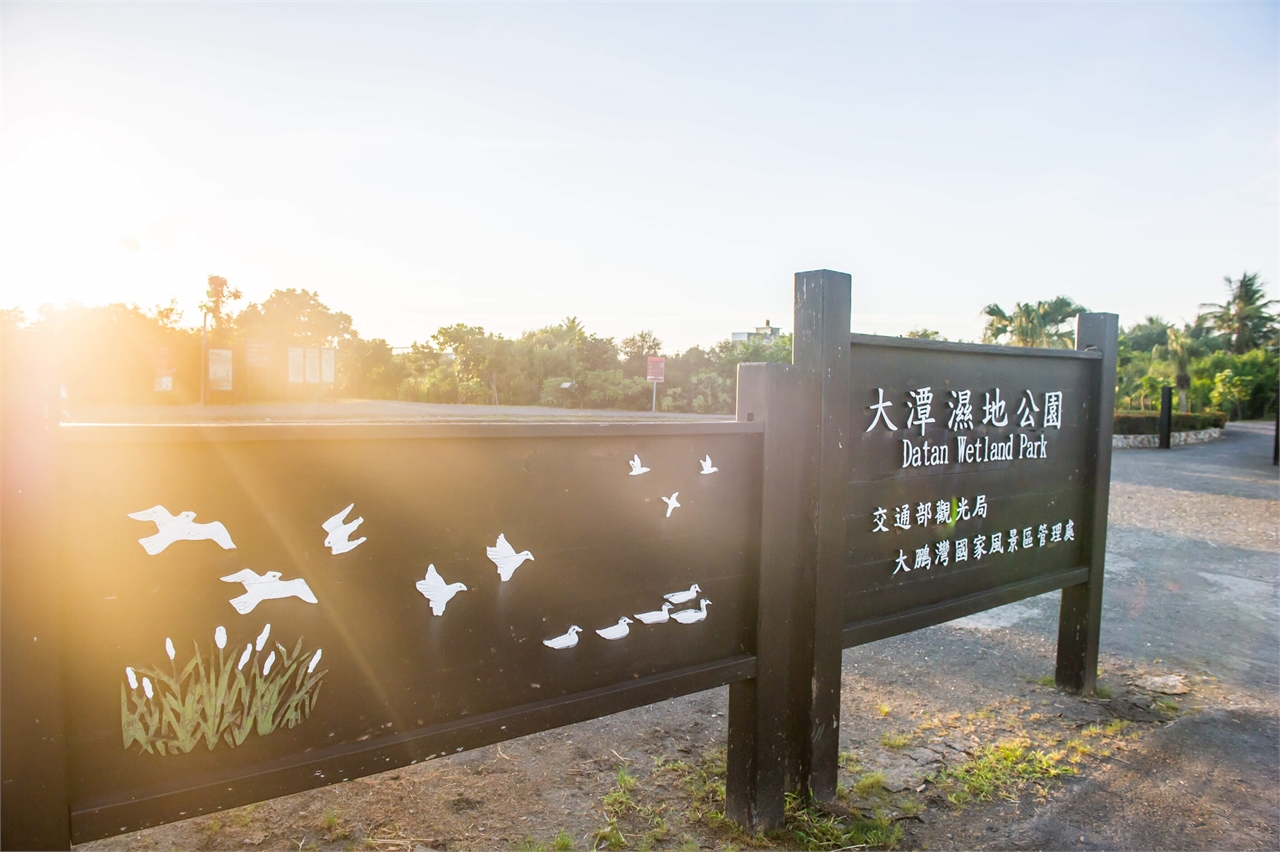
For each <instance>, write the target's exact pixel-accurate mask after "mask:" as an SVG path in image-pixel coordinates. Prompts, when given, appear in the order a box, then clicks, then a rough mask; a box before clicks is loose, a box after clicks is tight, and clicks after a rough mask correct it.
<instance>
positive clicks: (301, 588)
mask: <svg viewBox="0 0 1280 852" xmlns="http://www.w3.org/2000/svg"><path fill="white" fill-rule="evenodd" d="M289 582H290V583H291V584H293V589H292V590H291V591H292V593H293V594H295V595H297V596H298V597H300V598H302V599H303V600H304V601H306V602H307V603H320V600H319V599H318V598H317V597H316V593H315V592H313V591H311V587H310V586H308V585H307V581H306V580H304V579H302V578H301V577H299V578H298V579H296V580H290V581H289Z"/></svg>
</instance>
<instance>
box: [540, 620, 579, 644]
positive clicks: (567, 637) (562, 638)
mask: <svg viewBox="0 0 1280 852" xmlns="http://www.w3.org/2000/svg"><path fill="white" fill-rule="evenodd" d="M581 632H582V628H581V627H579V626H578V625H576V624H575V625H573V626H572V627H570V628H569V632H568V633H563V634H561V635H559V636H557V637H555V638H554V639H543V640H542V644H543V645H546V646H547V647H548V648H555V649H556V650H557V651H561V650H564V649H565V648H572V647H573V646H574V645H577V644H578V634H579V633H581Z"/></svg>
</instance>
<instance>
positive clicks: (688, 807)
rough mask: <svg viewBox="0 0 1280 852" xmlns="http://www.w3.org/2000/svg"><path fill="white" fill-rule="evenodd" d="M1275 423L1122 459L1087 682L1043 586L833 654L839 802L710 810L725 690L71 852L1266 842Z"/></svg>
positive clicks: (1275, 791) (1276, 717)
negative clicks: (726, 812)
mask: <svg viewBox="0 0 1280 852" xmlns="http://www.w3.org/2000/svg"><path fill="white" fill-rule="evenodd" d="M1272 428H1274V427H1273V426H1271V425H1270V424H1240V425H1236V424H1232V426H1231V427H1230V428H1229V429H1228V430H1227V434H1226V436H1225V437H1224V438H1223V439H1222V440H1221V441H1219V442H1217V443H1216V444H1212V445H1200V446H1194V445H1193V446H1188V447H1180V448H1175V449H1173V450H1166V451H1156V450H1131V451H1124V452H1117V453H1116V454H1115V462H1114V467H1113V490H1112V528H1111V532H1110V537H1109V543H1108V574H1107V587H1106V591H1105V593H1104V626H1103V635H1102V647H1103V657H1102V672H1101V677H1100V682H1101V684H1102V688H1101V689H1100V694H1099V696H1097V697H1094V698H1079V697H1073V696H1068V695H1063V694H1061V693H1058V692H1057V691H1055V690H1054V689H1053V688H1052V686H1051V685H1049V684H1051V681H1052V672H1053V659H1054V643H1055V640H1056V616H1057V598H1058V595H1057V593H1054V594H1050V595H1043V596H1041V597H1038V598H1033V599H1030V600H1028V601H1022V602H1019V603H1016V604H1011V605H1009V606H1006V607H1002V608H1001V609H998V610H993V611H990V612H987V613H982V614H979V615H976V616H971V617H969V618H966V619H961V620H959V621H956V622H952V623H950V624H946V625H941V626H938V627H933V628H929V629H927V630H922V631H919V632H916V633H913V634H909V635H907V636H901V637H897V638H895V639H891V640H887V641H884V642H879V643H875V644H873V645H869V646H864V647H860V648H854V649H850V650H848V651H846V652H845V654H844V676H843V688H842V704H843V708H842V719H841V736H840V740H841V752H842V756H841V770H840V782H841V799H840V806H839V807H838V808H836V809H832V810H831V811H825V810H819V809H814V808H804V807H800V806H797V807H796V808H794V809H793V812H792V819H791V821H790V823H789V831H788V832H786V833H784V834H780V835H776V836H773V837H767V838H761V837H750V836H747V835H744V834H742V833H741V832H740V831H739V830H737V829H736V827H735V826H733V825H732V824H728V823H726V822H725V821H724V820H723V817H722V809H723V760H724V743H725V735H726V719H725V712H726V710H727V700H728V699H727V695H728V694H727V690H725V689H719V690H712V691H710V692H705V693H700V694H697V695H692V696H686V697H684V698H679V699H674V700H671V701H667V702H663V703H661V704H657V705H652V706H649V707H644V708H639V709H636V710H632V711H628V712H626V713H620V714H617V715H615V716H611V717H607V718H604V719H597V720H594V721H591V722H587V723H583V724H579V725H574V726H571V727H568V728H563V729H560V730H557V731H551V732H546V733H542V734H536V735H533V736H528V737H524V738H521V739H517V740H512V741H510V742H506V743H503V744H502V745H500V746H491V747H488V748H484V749H479V750H476V751H473V752H468V753H463V754H458V755H454V756H452V757H446V758H440V759H437V760H432V761H430V762H427V763H423V764H418V765H415V766H411V767H406V768H403V769H399V770H393V771H390V772H387V773H383V774H381V775H377V776H373V777H370V778H364V779H359V780H355V781H351V782H347V783H342V784H336V785H333V786H331V787H327V788H324V789H320V790H315V791H311V792H307V793H300V794H297V795H293V796H287V797H283V798H279V799H275V800H272V801H268V802H263V803H259V804H257V805H252V806H248V807H244V808H239V809H236V810H232V811H227V812H224V813H221V814H217V815H213V816H205V817H199V818H196V819H192V820H188V821H186V822H181V823H175V824H172V825H168V826H162V827H159V828H155V829H150V830H147V831H141V832H136V833H133V834H127V835H122V836H120V837H116V838H110V839H106V840H101V841H97V842H95V843H91V844H84V845H82V846H81V847H78V848H80V849H84V850H94V852H107V850H142V849H170V848H174V849H241V850H243V849H264V850H265V849H298V850H305V849H326V850H327V849H361V848H363V849H383V850H407V851H408V850H415V849H418V848H419V847H424V848H427V849H441V850H443V849H492V848H524V849H569V848H573V849H589V848H593V847H601V848H606V847H613V848H623V847H624V846H625V848H630V849H645V848H655V849H690V850H691V849H700V848H715V849H721V848H745V847H760V848H826V849H836V848H876V847H894V848H906V849H1280V698H1278V697H1277V692H1278V690H1280V607H1278V606H1277V585H1278V582H1277V581H1278V579H1280V560H1277V558H1276V555H1277V553H1278V552H1280V546H1278V545H1277V539H1276V531H1277V527H1278V526H1280V501H1277V497H1278V496H1280V494H1278V493H1277V487H1278V486H1277V483H1278V482H1280V480H1278V479H1277V475H1276V472H1275V470H1276V469H1275V468H1273V467H1272V466H1271V465H1270V450H1271V432H1270V429H1272Z"/></svg>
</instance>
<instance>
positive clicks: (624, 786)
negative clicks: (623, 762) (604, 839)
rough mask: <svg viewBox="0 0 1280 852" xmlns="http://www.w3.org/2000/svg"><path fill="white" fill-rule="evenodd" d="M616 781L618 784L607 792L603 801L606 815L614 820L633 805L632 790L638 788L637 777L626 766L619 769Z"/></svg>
mask: <svg viewBox="0 0 1280 852" xmlns="http://www.w3.org/2000/svg"><path fill="white" fill-rule="evenodd" d="M616 781H617V785H616V786H615V787H614V788H613V789H612V790H610V791H609V792H608V793H605V796H604V799H603V800H602V802H601V804H603V805H604V812H605V815H606V816H608V817H609V818H610V819H611V820H613V821H614V822H616V821H617V820H618V819H619V818H620V817H622V816H623V815H625V814H626V813H627V811H629V810H630V809H631V808H632V807H633V805H634V803H633V802H632V801H631V791H632V790H634V789H635V788H636V779H635V777H634V776H633V775H632V774H631V773H630V772H627V768H626V767H625V766H623V767H621V768H619V769H618V775H617V779H616Z"/></svg>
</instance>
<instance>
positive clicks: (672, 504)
mask: <svg viewBox="0 0 1280 852" xmlns="http://www.w3.org/2000/svg"><path fill="white" fill-rule="evenodd" d="M679 496H680V492H679V491H677V492H675V493H674V494H672V495H671V496H670V497H663V498H662V502H663V503H666V504H667V517H668V518H669V517H671V513H672V512H674V511H675V510H676V509H679V508H680V502H679V501H678V500H676V498H677V497H679Z"/></svg>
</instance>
